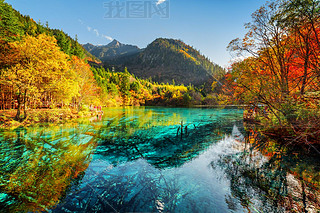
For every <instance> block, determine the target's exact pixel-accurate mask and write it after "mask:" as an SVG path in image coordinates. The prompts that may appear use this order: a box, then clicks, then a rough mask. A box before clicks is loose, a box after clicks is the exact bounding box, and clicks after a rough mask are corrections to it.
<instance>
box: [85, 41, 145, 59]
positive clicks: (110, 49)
mask: <svg viewBox="0 0 320 213" xmlns="http://www.w3.org/2000/svg"><path fill="white" fill-rule="evenodd" d="M82 46H83V47H84V48H85V49H86V50H87V51H89V52H90V53H91V54H92V55H94V56H96V57H97V58H99V59H100V60H102V61H108V60H113V59H115V58H117V57H120V56H123V55H131V54H135V53H138V52H140V51H141V50H140V49H139V48H138V47H137V46H133V45H127V44H122V43H120V42H119V41H117V40H115V39H114V40H113V41H112V42H110V43H109V44H107V45H99V46H96V45H93V44H90V43H87V44H84V45H82Z"/></svg>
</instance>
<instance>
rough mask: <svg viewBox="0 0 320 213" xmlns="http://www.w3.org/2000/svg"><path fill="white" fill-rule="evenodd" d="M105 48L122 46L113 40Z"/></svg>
mask: <svg viewBox="0 0 320 213" xmlns="http://www.w3.org/2000/svg"><path fill="white" fill-rule="evenodd" d="M107 46H108V47H120V46H122V44H121V43H120V42H119V41H117V40H116V39H113V41H111V42H110V43H109V44H108V45H107Z"/></svg>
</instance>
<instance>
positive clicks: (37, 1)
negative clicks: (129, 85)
mask: <svg viewBox="0 0 320 213" xmlns="http://www.w3.org/2000/svg"><path fill="white" fill-rule="evenodd" d="M156 1H157V0H156ZM156 1H153V2H151V1H149V0H135V2H137V4H136V6H137V5H139V4H141V2H143V3H145V4H146V5H148V4H149V2H150V3H151V4H153V5H155V3H156ZM158 1H159V0H158ZM161 1H164V0H161ZM6 2H7V3H9V4H11V5H12V6H13V7H14V8H15V9H16V10H18V11H20V12H21V13H22V14H25V15H30V17H31V18H33V19H34V20H35V21H39V20H40V21H41V22H42V23H46V22H47V21H48V23H49V26H50V27H51V28H58V29H62V30H63V31H65V32H66V33H67V34H69V35H70V36H72V37H75V35H76V34H77V36H78V40H79V42H80V43H92V44H107V43H109V42H110V40H111V39H117V40H119V41H120V42H121V43H125V44H133V45H137V46H139V47H140V48H144V47H146V46H147V45H148V44H149V43H151V42H152V41H153V40H155V39H156V38H159V37H163V38H175V39H181V40H182V41H184V42H185V43H187V44H189V45H191V46H193V47H195V48H196V49H197V50H200V52H201V53H202V54H204V55H206V56H208V57H209V58H210V59H211V60H212V61H213V62H215V63H217V64H220V65H222V66H224V67H227V66H228V65H229V62H230V60H231V55H230V53H229V52H228V51H227V50H226V47H227V45H228V43H229V42H230V41H231V40H232V39H234V38H237V37H242V36H243V35H244V34H245V29H244V26H243V25H244V23H247V22H249V21H250V20H251V14H252V13H253V12H254V11H255V10H257V9H258V8H259V7H260V6H262V5H263V4H264V3H265V2H266V0H167V1H166V2H163V3H162V4H160V5H158V9H159V8H166V6H168V5H169V18H167V17H164V18H161V17H160V15H159V14H157V13H155V14H153V15H151V16H150V15H148V18H132V17H131V16H130V17H128V18H115V16H116V14H115V11H113V13H112V14H111V15H110V13H109V16H108V9H109V8H110V7H106V6H104V5H105V4H104V3H108V2H109V3H110V2H111V1H109V0H91V1H89V0H6ZM118 2H119V5H121V6H122V5H124V6H125V7H124V8H123V10H122V12H127V11H129V10H130V12H132V11H133V12H135V11H134V8H137V7H134V6H132V4H135V2H134V1H130V0H120V1H118ZM128 2H131V3H128ZM115 4H116V1H113V5H115ZM128 5H129V6H128ZM126 6H127V7H126ZM159 6H160V7H159ZM128 8H129V9H128ZM140 8H142V9H141V10H140V11H138V15H140V12H141V11H142V10H143V11H146V10H148V9H145V8H147V7H140ZM155 8H156V7H154V9H155ZM121 14H122V15H121V16H123V17H126V15H125V14H124V13H121ZM142 15H143V14H142ZM163 15H165V13H164V14H163Z"/></svg>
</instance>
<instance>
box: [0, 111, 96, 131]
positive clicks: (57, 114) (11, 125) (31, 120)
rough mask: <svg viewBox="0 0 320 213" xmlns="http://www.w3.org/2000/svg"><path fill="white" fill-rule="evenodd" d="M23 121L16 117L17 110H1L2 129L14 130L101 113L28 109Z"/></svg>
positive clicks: (0, 123)
mask: <svg viewBox="0 0 320 213" xmlns="http://www.w3.org/2000/svg"><path fill="white" fill-rule="evenodd" d="M27 112H28V115H27V118H26V119H24V120H23V121H16V120H15V119H14V117H15V114H16V110H12V109H11V110H0V130H12V129H16V128H19V127H29V126H32V125H36V124H41V123H43V124H45V123H51V124H64V123H67V122H70V121H73V120H75V119H80V118H90V117H94V116H97V115H99V112H98V111H97V112H95V111H89V112H88V111H80V112H77V110H74V109H32V110H28V111H27Z"/></svg>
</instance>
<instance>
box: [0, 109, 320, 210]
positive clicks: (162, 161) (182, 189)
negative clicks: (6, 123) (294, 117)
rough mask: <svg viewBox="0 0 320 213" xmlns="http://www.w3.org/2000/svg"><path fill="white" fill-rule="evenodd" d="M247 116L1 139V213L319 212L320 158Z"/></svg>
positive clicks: (154, 116)
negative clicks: (264, 135)
mask: <svg viewBox="0 0 320 213" xmlns="http://www.w3.org/2000/svg"><path fill="white" fill-rule="evenodd" d="M242 116H243V111H242V110H240V109H227V108H225V109H220V108H161V107H127V108H105V109H104V115H103V116H97V117H94V118H91V119H86V120H81V121H77V122H72V123H67V124H63V125H62V124H61V125H50V124H43V125H41V126H35V127H29V128H19V129H15V130H12V131H1V132H0V141H1V143H0V146H1V147H0V168H1V171H0V172H1V173H0V174H1V182H0V187H1V188H0V212H35V211H43V212H286V211H287V212H302V211H304V212H318V211H319V210H320V206H319V199H320V196H319V183H320V158H319V155H317V154H313V152H312V151H310V153H309V152H308V153H305V151H303V150H292V149H289V148H288V147H284V146H280V145H278V144H277V143H275V142H274V141H271V140H268V141H264V140H263V139H261V137H260V136H259V131H258V128H256V127H255V126H248V125H244V123H243V120H242Z"/></svg>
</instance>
